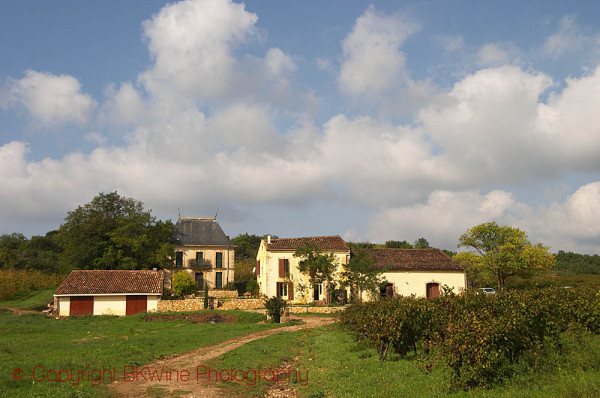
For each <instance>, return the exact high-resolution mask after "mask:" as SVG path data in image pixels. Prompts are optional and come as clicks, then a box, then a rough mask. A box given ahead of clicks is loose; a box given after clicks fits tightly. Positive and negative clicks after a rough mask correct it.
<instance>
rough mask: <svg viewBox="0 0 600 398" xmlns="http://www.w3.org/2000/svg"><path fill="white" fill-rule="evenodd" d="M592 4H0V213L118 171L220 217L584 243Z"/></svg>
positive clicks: (255, 227) (594, 238)
mask: <svg viewBox="0 0 600 398" xmlns="http://www.w3.org/2000/svg"><path fill="white" fill-rule="evenodd" d="M599 8H600V5H598V4H597V2H592V1H586V2H558V1H557V2H550V1H539V2H534V1H531V2H516V1H507V2H502V3H499V2H492V1H473V2H465V1H414V2H411V1H374V2H359V1H327V2H317V1H303V2H292V1H280V2H272V1H249V2H246V3H236V2H231V1H226V0H197V1H186V2H174V3H166V2H163V1H137V2H128V3H122V2H115V1H103V2H95V3H94V2H76V1H64V2H45V1H27V2H1V3H0V182H1V183H2V186H3V187H4V188H3V189H2V190H1V192H0V233H11V232H22V233H24V234H26V235H32V234H44V233H46V232H47V231H49V230H52V229H56V228H57V227H58V226H59V225H60V223H61V221H62V220H63V219H64V217H65V215H66V213H67V212H68V211H69V210H72V209H74V208H75V207H76V206H77V205H78V204H82V203H85V202H88V201H89V200H91V199H92V198H93V197H94V196H95V195H96V194H97V193H98V192H110V191H115V190H117V191H118V192H119V193H120V194H121V195H125V196H128V197H134V198H136V199H138V200H141V201H142V202H144V204H145V206H146V208H149V209H152V212H153V214H154V215H155V216H157V217H158V218H160V219H176V217H177V214H178V212H179V211H180V212H181V214H182V215H185V216H212V215H214V213H215V211H216V209H219V218H218V219H219V221H220V223H221V224H222V226H223V228H224V230H225V231H226V233H227V234H229V235H232V236H235V235H237V234H239V233H244V232H249V233H256V234H264V233H273V234H277V235H279V236H282V237H293V236H308V235H329V234H336V235H337V234H339V235H341V236H342V237H344V238H346V239H349V240H361V241H366V240H369V241H376V242H384V241H386V240H390V239H395V240H404V239H406V240H408V241H414V240H416V239H417V238H419V237H421V236H424V237H426V238H427V239H428V240H429V241H430V243H431V244H432V245H434V246H438V247H442V248H447V249H454V248H455V246H456V243H457V240H458V237H459V236H460V234H461V233H463V232H464V231H465V230H466V229H467V228H469V227H471V226H474V225H476V224H479V223H481V222H486V221H491V220H495V221H497V222H499V223H503V224H510V225H515V226H518V227H521V228H523V229H524V230H526V231H527V232H528V233H529V236H530V238H531V239H532V240H533V241H536V242H538V241H541V242H543V243H544V244H546V245H549V246H551V248H552V250H553V251H556V250H559V249H563V250H574V251H579V252H586V253H598V252H600V247H599V246H600V245H599V243H600V175H599V174H600V173H599V171H600V156H599V155H600V116H599V115H598V112H597V109H598V106H599V105H600V69H598V66H599V65H598V64H599V62H600V26H598V22H597V21H598V17H599V16H600V13H599ZM178 209H180V210H178Z"/></svg>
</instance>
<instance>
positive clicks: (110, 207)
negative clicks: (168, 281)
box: [56, 192, 174, 269]
mask: <svg viewBox="0 0 600 398" xmlns="http://www.w3.org/2000/svg"><path fill="white" fill-rule="evenodd" d="M173 229H174V226H173V223H172V222H171V221H166V222H162V221H156V219H155V217H153V216H151V215H150V212H149V211H144V207H143V204H142V202H140V201H137V200H135V199H131V198H124V197H121V196H119V195H118V194H117V192H111V193H108V194H104V193H100V194H98V196H96V197H95V198H94V199H92V201H91V202H90V203H86V204H85V205H83V206H78V207H77V209H75V210H73V211H71V212H69V213H68V214H67V217H66V218H65V223H64V224H63V225H61V227H60V229H59V230H58V234H57V237H56V238H57V241H58V242H59V243H60V244H61V246H62V248H63V259H64V261H65V262H66V263H67V265H68V266H69V267H70V268H78V269H90V268H96V269H149V268H153V267H165V266H169V265H170V263H171V259H172V258H173V256H174V252H173V245H171V239H172V236H173Z"/></svg>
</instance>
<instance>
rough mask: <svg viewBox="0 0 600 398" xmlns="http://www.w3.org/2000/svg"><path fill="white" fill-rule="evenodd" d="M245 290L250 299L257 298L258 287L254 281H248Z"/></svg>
mask: <svg viewBox="0 0 600 398" xmlns="http://www.w3.org/2000/svg"><path fill="white" fill-rule="evenodd" d="M246 290H247V291H249V292H250V294H251V295H252V297H256V296H258V292H259V287H258V282H257V281H256V279H250V281H248V284H247V285H246Z"/></svg>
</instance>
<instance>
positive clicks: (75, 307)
mask: <svg viewBox="0 0 600 398" xmlns="http://www.w3.org/2000/svg"><path fill="white" fill-rule="evenodd" d="M93 314H94V297H93V296H71V305H70V307H69V315H93Z"/></svg>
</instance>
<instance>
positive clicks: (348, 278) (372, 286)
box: [341, 250, 383, 300]
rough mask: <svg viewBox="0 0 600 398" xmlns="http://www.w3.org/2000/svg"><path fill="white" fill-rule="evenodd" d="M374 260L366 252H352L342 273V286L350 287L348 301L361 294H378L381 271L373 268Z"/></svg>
mask: <svg viewBox="0 0 600 398" xmlns="http://www.w3.org/2000/svg"><path fill="white" fill-rule="evenodd" d="M374 263H375V259H374V258H372V257H370V256H369V255H368V252H367V251H366V250H356V251H353V252H352V255H351V257H350V261H349V262H348V265H347V266H346V267H345V269H344V271H343V272H342V275H341V276H342V280H343V281H344V282H343V285H344V286H349V287H350V300H356V299H359V300H360V298H361V297H362V292H367V293H371V294H374V295H376V294H377V293H378V292H379V284H380V283H381V280H380V279H381V274H382V273H383V270H377V269H374V268H373V264H374Z"/></svg>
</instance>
